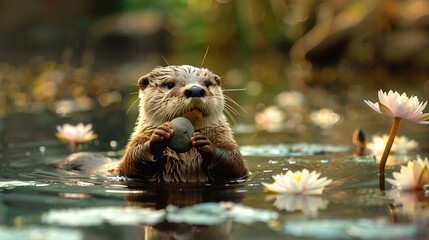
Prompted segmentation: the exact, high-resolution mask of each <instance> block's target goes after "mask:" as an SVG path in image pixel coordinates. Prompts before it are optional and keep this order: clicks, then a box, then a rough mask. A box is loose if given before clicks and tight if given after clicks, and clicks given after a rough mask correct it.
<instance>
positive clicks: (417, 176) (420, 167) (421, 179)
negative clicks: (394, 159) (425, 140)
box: [386, 158, 429, 190]
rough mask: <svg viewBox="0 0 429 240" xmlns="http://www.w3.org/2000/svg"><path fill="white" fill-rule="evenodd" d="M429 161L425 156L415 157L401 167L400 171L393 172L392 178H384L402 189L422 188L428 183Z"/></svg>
mask: <svg viewBox="0 0 429 240" xmlns="http://www.w3.org/2000/svg"><path fill="white" fill-rule="evenodd" d="M428 168H429V162H428V159H427V158H425V159H424V160H422V159H421V158H417V160H415V161H409V162H408V164H407V166H402V167H401V172H394V173H393V178H395V179H391V178H387V179H386V180H387V181H388V182H389V183H390V184H392V185H393V186H395V187H397V188H398V189H403V190H418V189H422V188H423V186H424V185H426V184H427V183H429V170H428Z"/></svg>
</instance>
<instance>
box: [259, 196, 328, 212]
mask: <svg viewBox="0 0 429 240" xmlns="http://www.w3.org/2000/svg"><path fill="white" fill-rule="evenodd" d="M265 200H266V201H271V200H274V203H273V205H274V206H275V207H276V208H277V209H279V210H286V211H287V212H295V211H301V212H302V213H303V214H305V215H310V216H317V213H318V212H319V211H320V210H324V209H326V207H327V206H328V204H329V201H328V200H326V199H324V198H323V197H322V196H308V195H304V194H293V193H283V194H275V195H267V196H266V198H265Z"/></svg>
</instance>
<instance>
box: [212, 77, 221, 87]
mask: <svg viewBox="0 0 429 240" xmlns="http://www.w3.org/2000/svg"><path fill="white" fill-rule="evenodd" d="M214 79H215V82H216V84H217V85H219V86H220V84H221V82H222V79H221V78H220V77H219V76H218V75H215V77H214Z"/></svg>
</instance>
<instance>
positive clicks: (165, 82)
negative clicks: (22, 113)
mask: <svg viewBox="0 0 429 240" xmlns="http://www.w3.org/2000/svg"><path fill="white" fill-rule="evenodd" d="M138 85H139V98H140V107H139V117H138V119H137V122H136V126H135V128H134V132H133V133H132V134H131V138H130V140H129V142H128V145H127V147H126V153H125V155H124V157H123V158H122V159H121V160H120V162H119V163H118V165H117V167H116V169H115V174H117V175H121V176H124V177H128V178H140V179H145V180H147V181H149V182H158V183H162V182H165V183H180V182H205V181H217V180H227V179H234V178H242V177H245V176H246V175H247V174H248V167H247V164H246V161H245V160H244V159H243V156H242V155H241V153H240V151H239V147H238V145H237V143H236V141H235V139H234V137H233V135H232V130H231V127H230V126H229V124H228V121H227V119H226V116H225V115H224V108H225V97H224V95H223V91H222V88H221V78H220V77H219V76H217V75H216V74H214V73H212V72H211V71H210V70H208V69H206V68H197V67H193V66H189V65H182V66H167V67H157V68H155V69H153V70H152V71H151V72H150V73H148V74H146V75H144V76H142V77H141V78H140V79H139V80H138ZM177 117H185V118H187V119H189V120H190V121H191V123H192V125H193V127H194V130H195V133H194V135H193V136H192V138H191V143H192V146H193V147H192V148H191V149H190V150H189V151H188V152H184V153H177V152H175V151H173V150H172V149H170V148H169V147H168V146H167V144H166V143H167V141H168V139H169V138H170V137H171V136H172V135H173V134H174V132H173V130H172V128H171V124H170V121H172V120H173V119H175V118H177Z"/></svg>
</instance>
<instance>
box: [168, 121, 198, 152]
mask: <svg viewBox="0 0 429 240" xmlns="http://www.w3.org/2000/svg"><path fill="white" fill-rule="evenodd" d="M171 128H172V129H173V135H172V136H171V138H170V139H168V142H167V146H168V147H169V148H171V149H173V150H174V151H176V152H177V153H184V152H187V151H189V149H191V148H192V143H191V137H192V135H194V126H192V123H191V122H190V121H189V120H188V119H187V118H184V117H178V118H175V119H173V121H171Z"/></svg>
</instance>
